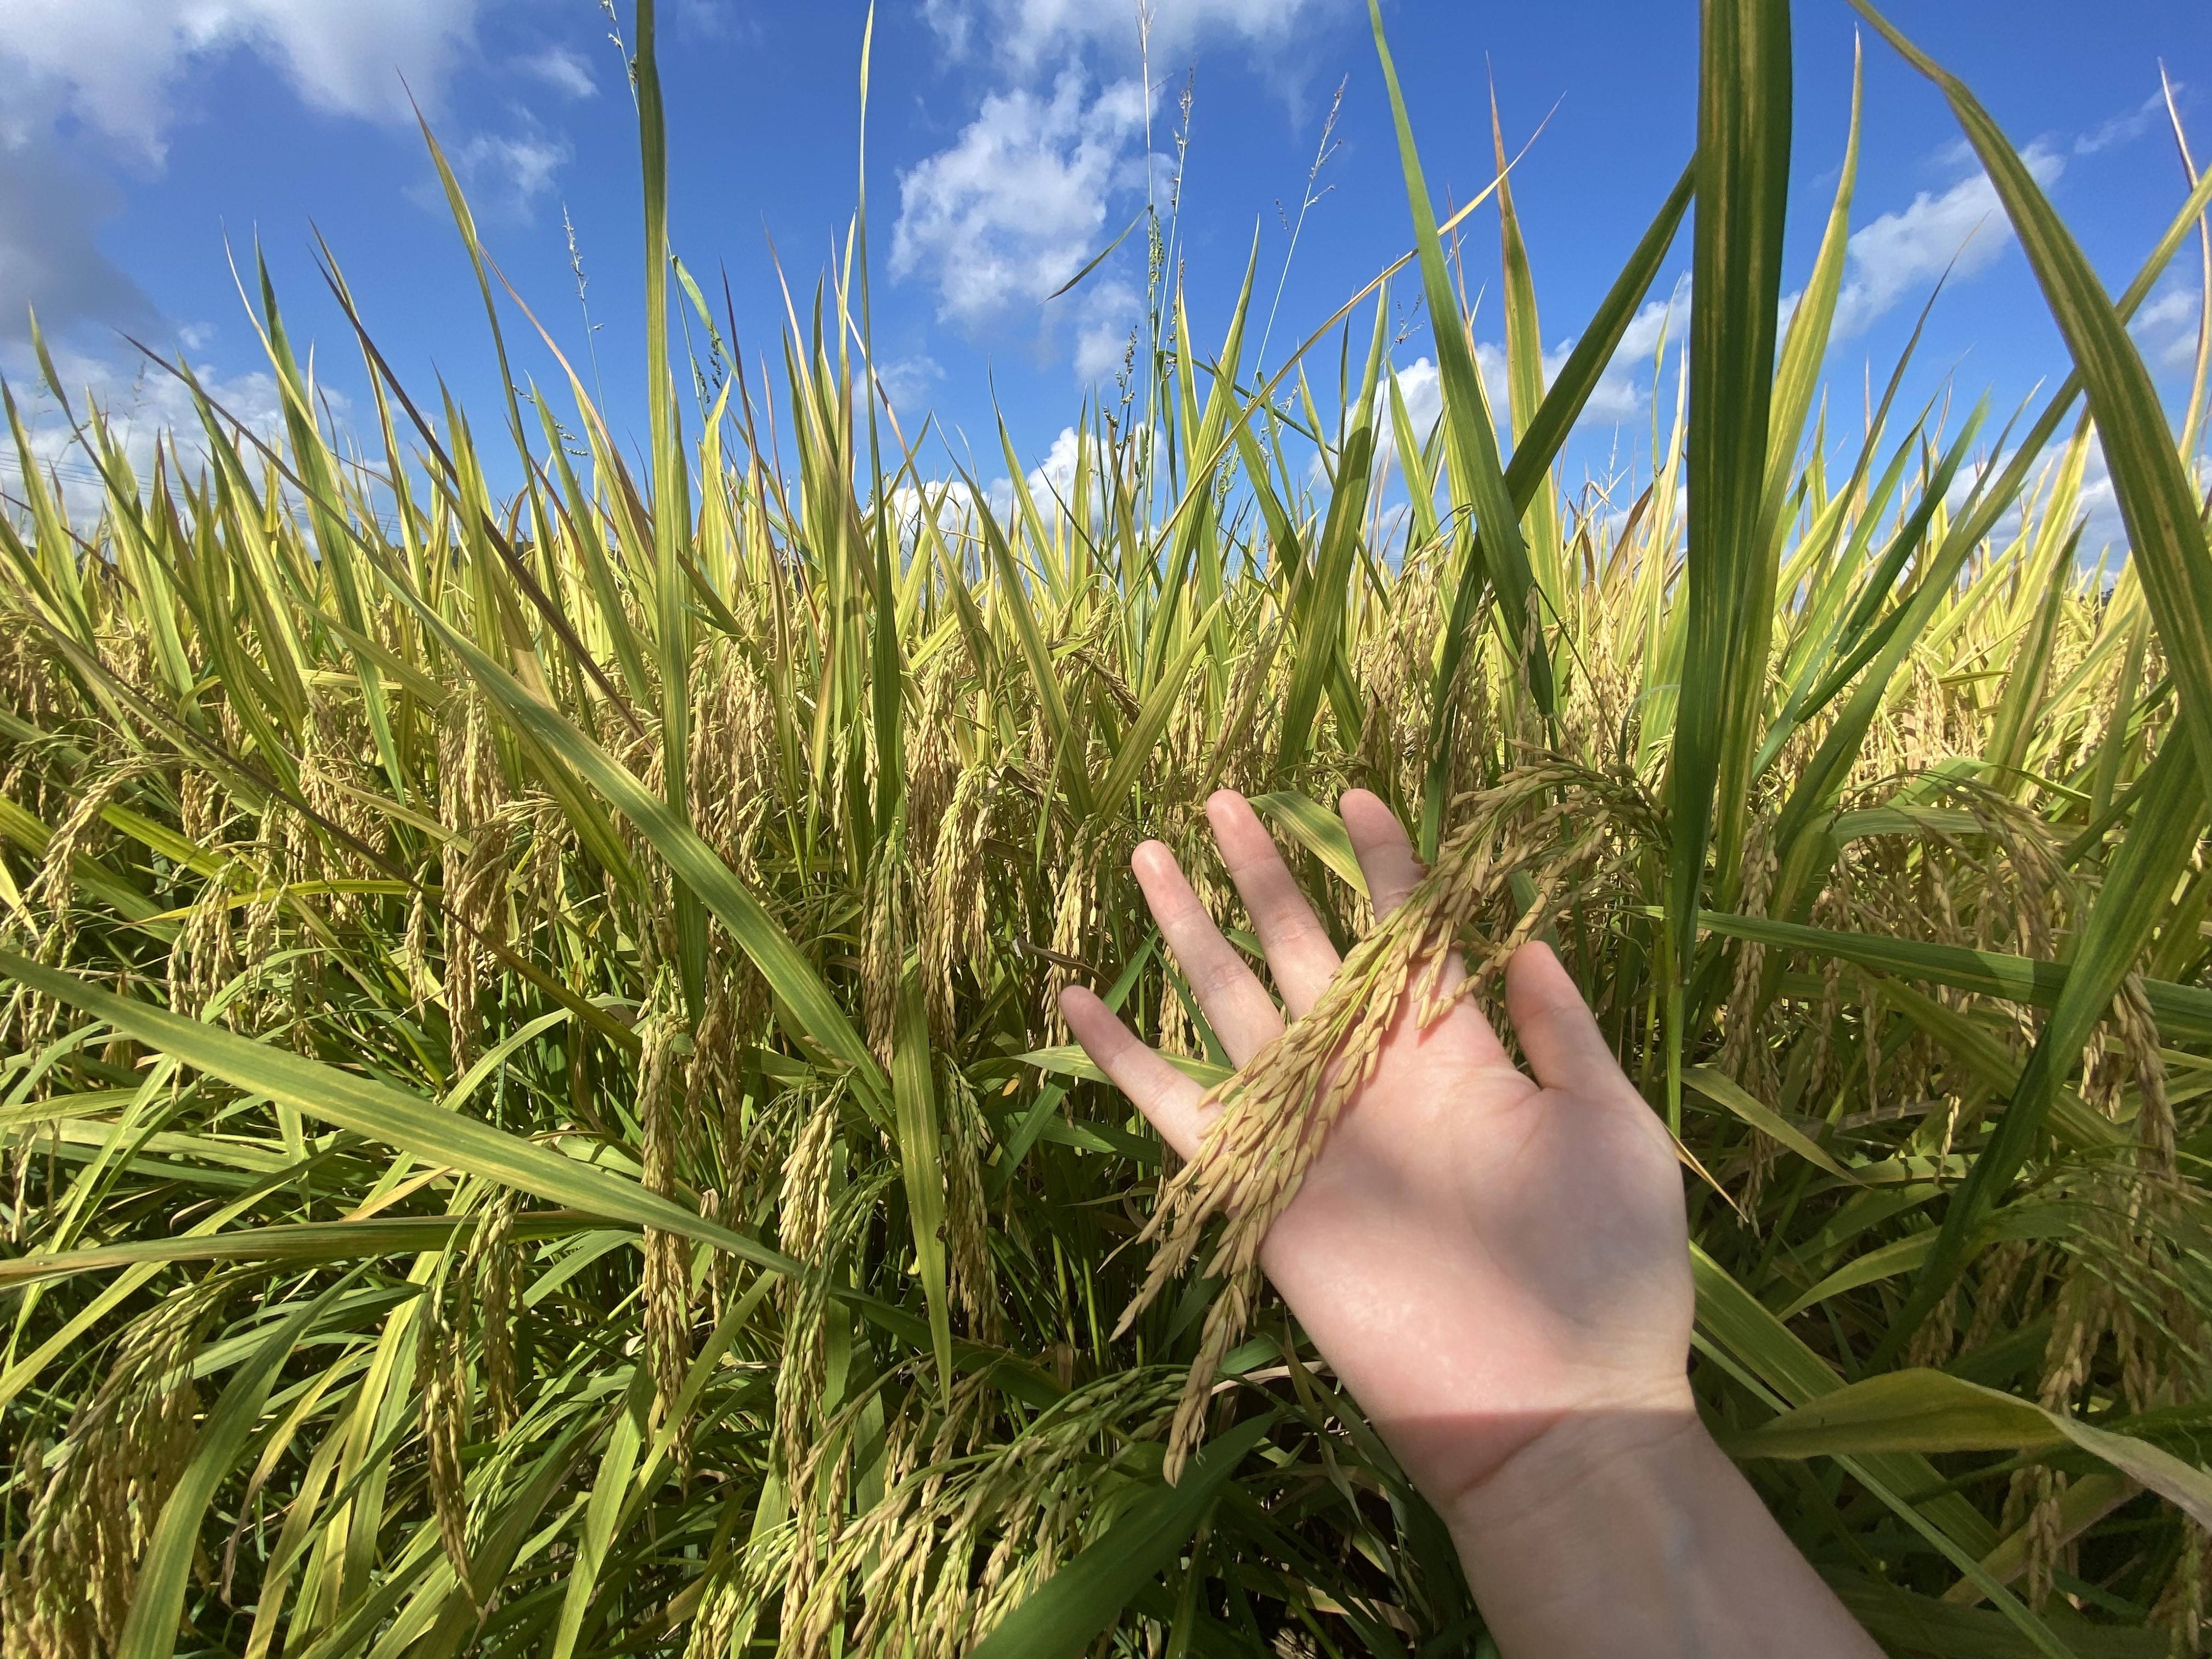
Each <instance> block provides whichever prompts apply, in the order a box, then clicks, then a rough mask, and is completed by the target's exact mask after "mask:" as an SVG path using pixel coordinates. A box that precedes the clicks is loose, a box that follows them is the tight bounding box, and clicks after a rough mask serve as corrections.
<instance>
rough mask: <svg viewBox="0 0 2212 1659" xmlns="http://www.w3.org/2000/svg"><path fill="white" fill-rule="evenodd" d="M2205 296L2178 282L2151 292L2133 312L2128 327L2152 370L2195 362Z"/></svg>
mask: <svg viewBox="0 0 2212 1659" xmlns="http://www.w3.org/2000/svg"><path fill="white" fill-rule="evenodd" d="M2203 306H2204V296H2203V295H2201V294H2197V293H2195V292H2193V291H2192V290H2191V289H2188V288H2185V287H2183V286H2182V285H2180V284H2179V283H2177V284H2175V285H2174V286H2173V287H2171V288H2168V289H2166V290H2165V291H2164V292H2162V293H2160V294H2156V295H2152V296H2151V300H2150V303H2149V304H2148V305H2146V306H2144V307H2143V308H2142V310H2140V311H2138V312H2136V314H2135V319H2134V320H2133V321H2132V322H2130V324H2129V325H2128V331H2129V332H2130V333H2131V334H2133V335H2134V336H2135V337H2136V349H2138V350H2140V351H2141V352H2142V355H2143V360H2144V362H2147V363H2148V364H2149V366H2150V367H2151V368H2152V369H2153V370H2154V371H2166V372H2177V371H2185V370H2187V369H2190V368H2193V367H2195V365H2196V362H2197V319H2198V318H2199V317H2200V316H2201V315H2202V314H2203Z"/></svg>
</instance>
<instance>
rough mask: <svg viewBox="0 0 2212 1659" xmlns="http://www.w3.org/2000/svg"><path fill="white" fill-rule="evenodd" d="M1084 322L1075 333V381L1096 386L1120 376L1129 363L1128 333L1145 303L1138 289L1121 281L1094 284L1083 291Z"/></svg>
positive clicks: (1080, 315) (1081, 304) (1080, 304)
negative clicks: (1098, 383)
mask: <svg viewBox="0 0 2212 1659" xmlns="http://www.w3.org/2000/svg"><path fill="white" fill-rule="evenodd" d="M1082 295H1083V297H1082V300H1081V301H1080V302H1079V317H1080V319H1081V320H1080V321H1079V323H1078V324H1077V325H1076V331H1075V374H1076V378H1077V379H1079V380H1086V381H1089V382H1091V383H1092V384H1094V385H1095V384H1097V382H1098V381H1100V380H1108V379H1110V378H1111V377H1113V376H1114V375H1115V374H1120V373H1121V368H1122V366H1123V365H1124V364H1125V363H1126V362H1127V361H1128V356H1129V331H1130V329H1131V328H1132V327H1133V326H1134V325H1135V322H1136V319H1137V316H1138V313H1139V307H1141V306H1142V304H1143V301H1142V299H1141V297H1140V296H1139V294H1138V293H1137V290H1136V289H1133V288H1132V287H1131V286H1130V285H1129V284H1128V283H1125V282H1122V281H1121V280H1120V279H1119V278H1114V277H1109V278H1107V279H1106V280H1104V281H1101V282H1093V283H1090V284H1089V285H1088V286H1087V287H1086V288H1085V289H1083V290H1082Z"/></svg>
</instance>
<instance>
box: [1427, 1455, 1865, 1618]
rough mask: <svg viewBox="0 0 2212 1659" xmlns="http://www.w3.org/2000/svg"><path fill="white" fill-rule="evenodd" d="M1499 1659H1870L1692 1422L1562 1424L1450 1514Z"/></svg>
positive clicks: (1807, 1568)
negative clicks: (1627, 1658) (1629, 1657)
mask: <svg viewBox="0 0 2212 1659" xmlns="http://www.w3.org/2000/svg"><path fill="white" fill-rule="evenodd" d="M1448 1519H1449V1521H1450V1522H1451V1527H1452V1534H1453V1537H1454V1539H1455V1541H1456V1543H1457V1545H1458V1547H1459V1553H1460V1559H1461V1560H1462V1562H1463V1563H1464V1564H1465V1565H1466V1568H1467V1575H1468V1583H1469V1584H1470V1585H1471V1586H1472V1587H1473V1589H1474V1595H1475V1601H1476V1602H1477V1604H1478V1605H1479V1606H1480V1607H1481V1608H1482V1612H1483V1616H1484V1618H1485V1619H1486V1620H1487V1621H1488V1622H1489V1625H1490V1628H1491V1631H1492V1635H1493V1636H1494V1637H1495V1638H1497V1641H1498V1648H1499V1650H1500V1651H1501V1652H1502V1653H1503V1654H1504V1656H1505V1659H1614V1656H1617V1655H1622V1654H1637V1655H1639V1656H1649V1659H1674V1656H1680V1659H1692V1656H1694V1659H1767V1656H1771V1655H1773V1654H1777V1653H1784V1652H1786V1653H1790V1654H1792V1655H1796V1656H1802V1659H1878V1656H1879V1655H1880V1653H1881V1650H1880V1649H1879V1648H1877V1647H1876V1646H1875V1644H1874V1643H1873V1641H1872V1640H1871V1639H1870V1638H1869V1637H1868V1636H1867V1634H1866V1632H1864V1631H1863V1630H1862V1629H1861V1628H1860V1627H1859V1626H1858V1624H1857V1621H1856V1620H1853V1619H1852V1618H1851V1616H1850V1613H1847V1612H1845V1611H1844V1607H1843V1604H1842V1603H1841V1602H1839V1601H1837V1599H1836V1597H1835V1595H1834V1594H1833V1593H1832V1591H1831V1590H1830V1589H1828V1587H1827V1585H1826V1584H1825V1583H1822V1582H1821V1580H1820V1576H1819V1575H1818V1574H1817V1573H1815V1572H1814V1571H1813V1568H1812V1566H1811V1565H1810V1564H1809V1563H1808V1562H1807V1561H1806V1559H1805V1558H1804V1557H1803V1556H1802V1555H1801V1554H1799V1553H1798V1552H1797V1549H1796V1547H1795V1546H1794V1545H1792V1544H1791V1543H1790V1540H1789V1539H1788V1537H1787V1536H1785V1535H1784V1533H1783V1531H1782V1529H1781V1528H1779V1527H1778V1526H1777V1525H1776V1524H1775V1522H1774V1518H1773V1517H1772V1516H1770V1515H1769V1514H1768V1513H1767V1512H1766V1509H1765V1505H1764V1504H1761V1503H1760V1501H1759V1495H1758V1493H1756V1492H1753V1490H1752V1488H1751V1486H1750V1483H1749V1482H1747V1480H1744V1478H1743V1476H1742V1474H1741V1473H1740V1472H1739V1471H1738V1470H1737V1468H1735V1464H1734V1463H1732V1462H1729V1458H1728V1455H1727V1454H1726V1453H1724V1452H1723V1451H1722V1450H1721V1449H1720V1448H1719V1447H1718V1446H1717V1445H1716V1444H1714V1443H1713V1441H1712V1438H1711V1436H1709V1435H1708V1434H1707V1433H1706V1432H1705V1428H1704V1426H1703V1425H1701V1424H1700V1423H1699V1422H1698V1420H1697V1419H1695V1418H1694V1417H1684V1418H1679V1419H1649V1418H1638V1417H1632V1416H1622V1417H1619V1418H1603V1419H1582V1420H1577V1421H1573V1422H1570V1423H1566V1424H1563V1425H1560V1426H1559V1427H1558V1428H1556V1429H1553V1430H1552V1431H1547V1433H1546V1434H1545V1435H1543V1436H1542V1437H1540V1438H1539V1439H1538V1440H1536V1441H1534V1442H1533V1443H1530V1445H1529V1446H1528V1447H1527V1448H1526V1449H1523V1450H1522V1452H1520V1453H1518V1454H1516V1455H1515V1456H1514V1457H1513V1458H1512V1459H1510V1461H1509V1462H1507V1463H1506V1464H1505V1465H1504V1467H1503V1468H1500V1469H1499V1470H1498V1473H1497V1474H1494V1475H1493V1476H1492V1477H1491V1479H1490V1480H1487V1481H1486V1482H1485V1483H1484V1485H1483V1486H1481V1487H1480V1488H1479V1489H1477V1490H1476V1491H1475V1492H1473V1493H1470V1494H1468V1496H1466V1497H1465V1498H1462V1500H1461V1501H1460V1502H1459V1503H1458V1504H1455V1505H1454V1506H1453V1509H1452V1512H1451V1513H1450V1515H1449V1516H1448Z"/></svg>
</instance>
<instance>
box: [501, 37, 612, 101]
mask: <svg viewBox="0 0 2212 1659" xmlns="http://www.w3.org/2000/svg"><path fill="white" fill-rule="evenodd" d="M515 67H516V68H517V69H519V70H521V71H522V72H523V73H524V74H525V75H527V76H530V77H531V78H532V79H533V80H537V81H543V82H544V83H545V84H546V85H547V86H549V87H550V88H553V89H554V90H555V91H556V92H561V93H566V94H568V96H569V97H571V98H596V97H597V96H598V95H599V82H597V81H595V80H593V79H592V66H591V65H590V64H587V63H586V62H585V61H584V58H583V54H582V53H580V52H571V51H570V50H569V49H568V47H566V46H548V47H546V48H545V50H544V51H543V52H532V54H531V55H530V56H529V57H527V58H523V59H521V60H520V62H519V63H517V64H515Z"/></svg>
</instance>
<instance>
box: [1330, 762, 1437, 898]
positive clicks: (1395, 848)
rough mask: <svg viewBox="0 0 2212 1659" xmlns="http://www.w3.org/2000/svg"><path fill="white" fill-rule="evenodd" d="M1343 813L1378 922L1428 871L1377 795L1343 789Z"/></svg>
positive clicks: (1403, 831)
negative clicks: (1414, 854) (1416, 856)
mask: <svg viewBox="0 0 2212 1659" xmlns="http://www.w3.org/2000/svg"><path fill="white" fill-rule="evenodd" d="M1343 812H1344V827H1345V829H1346V830H1347V831H1348V832H1349V833H1350V834H1351V836H1352V851H1353V852H1355V853H1357V854H1358V855H1359V870H1360V873H1361V874H1362V875H1364V876H1365V877H1366V878H1367V897H1368V901H1369V902H1370V903H1371V904H1373V905H1374V907H1375V919H1376V921H1381V920H1382V919H1383V917H1384V916H1387V915H1389V914H1390V913H1391V912H1392V911H1393V910H1395V909H1396V908H1398V907H1399V906H1400V905H1401V904H1403V903H1404V902H1406V895H1407V894H1408V893H1410V892H1412V891H1413V888H1414V886H1415V884H1418V883H1419V880H1420V879H1421V878H1422V877H1423V876H1425V875H1426V874H1427V873H1428V872H1427V871H1425V870H1424V869H1422V868H1421V861H1420V860H1419V859H1417V858H1415V857H1414V856H1413V842H1412V841H1411V840H1409V839H1408V838H1407V835H1406V829H1405V826H1404V825H1403V824H1401V823H1399V822H1398V815H1397V814H1396V813H1395V812H1393V811H1391V810H1390V809H1389V807H1388V806H1386V805H1383V798H1382V797H1381V796H1379V795H1376V794H1372V793H1369V792H1368V791H1367V790H1364V789H1347V790H1346V791H1345V793H1344V803H1343Z"/></svg>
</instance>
